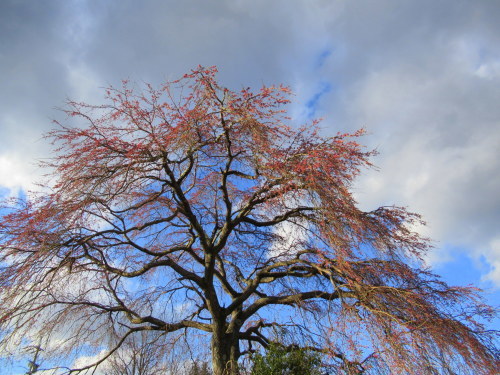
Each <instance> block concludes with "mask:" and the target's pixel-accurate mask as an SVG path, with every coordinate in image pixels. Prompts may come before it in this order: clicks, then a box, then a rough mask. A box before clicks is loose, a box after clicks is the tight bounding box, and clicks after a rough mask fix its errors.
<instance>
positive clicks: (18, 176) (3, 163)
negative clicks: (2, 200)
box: [0, 154, 35, 196]
mask: <svg viewBox="0 0 500 375" xmlns="http://www.w3.org/2000/svg"><path fill="white" fill-rule="evenodd" d="M34 169H35V168H33V167H32V166H30V164H29V163H28V162H27V161H26V160H23V159H22V158H20V157H19V156H17V155H15V154H0V188H1V187H3V188H6V189H8V191H9V192H8V194H7V195H9V196H18V195H19V192H20V190H24V191H27V190H32V189H33V188H34V181H33V176H34V175H35V173H34Z"/></svg>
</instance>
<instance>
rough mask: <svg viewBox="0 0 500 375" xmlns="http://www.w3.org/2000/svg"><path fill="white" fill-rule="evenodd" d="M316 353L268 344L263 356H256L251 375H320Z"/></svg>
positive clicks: (318, 359)
mask: <svg viewBox="0 0 500 375" xmlns="http://www.w3.org/2000/svg"><path fill="white" fill-rule="evenodd" d="M320 364H321V360H320V358H319V355H318V353H314V352H308V351H307V350H304V349H301V348H299V347H295V348H286V347H284V346H283V345H280V344H279V343H274V342H272V343H270V344H269V345H268V347H267V350H266V353H265V355H261V354H256V355H255V358H254V365H253V368H252V375H294V374H301V375H322V372H321V368H320Z"/></svg>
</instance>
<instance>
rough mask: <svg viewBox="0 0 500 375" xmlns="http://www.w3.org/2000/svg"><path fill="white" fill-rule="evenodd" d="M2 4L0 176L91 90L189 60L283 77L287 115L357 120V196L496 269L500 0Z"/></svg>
mask: <svg viewBox="0 0 500 375" xmlns="http://www.w3.org/2000/svg"><path fill="white" fill-rule="evenodd" d="M0 7H1V9H0V41H1V43H2V54H1V59H0V80H1V82H2V88H1V91H0V160H1V161H2V166H1V167H0V168H2V177H1V178H2V180H1V181H0V185H3V186H5V187H8V188H9V189H17V187H16V186H23V187H24V186H28V185H30V182H29V180H30V178H33V179H35V176H36V171H33V170H30V169H29V168H31V167H30V165H29V163H30V161H31V160H33V159H34V158H40V157H45V156H47V155H50V151H49V150H50V148H49V147H48V145H47V144H46V142H43V141H40V136H41V134H43V133H44V132H45V131H46V130H47V129H49V128H50V127H51V126H52V125H51V121H50V119H51V118H54V117H56V118H57V117H58V116H60V114H58V113H57V111H55V110H54V109H53V108H54V107H57V106H61V104H62V103H63V101H64V99H65V98H66V97H67V96H69V97H72V98H75V99H77V100H87V101H91V102H94V103H96V102H97V103H98V102H100V101H101V97H100V91H99V89H98V88H99V87H102V86H107V85H108V84H117V83H119V81H120V80H121V79H123V78H130V79H131V80H136V81H139V82H141V81H149V82H152V83H153V84H158V83H160V82H161V81H163V80H165V79H173V78H177V77H178V76H180V75H181V74H183V73H184V72H186V71H187V70H189V69H191V68H194V67H196V66H197V65H198V64H202V65H207V66H208V65H218V66H219V69H220V72H221V73H220V79H221V81H222V82H223V84H225V85H228V86H230V87H232V88H236V89H238V88H239V87H241V86H253V87H258V86H260V85H261V84H263V83H266V84H272V83H281V82H282V83H285V84H289V85H291V87H292V89H294V90H295V91H296V92H297V95H296V97H295V104H293V105H292V106H291V107H290V108H291V113H292V115H293V116H295V117H297V118H299V119H303V118H304V117H306V116H304V113H310V114H314V115H315V116H318V117H324V118H325V119H326V121H325V122H324V124H323V126H324V130H325V132H326V133H329V134H333V133H336V132H337V131H339V130H340V131H345V130H354V129H357V128H359V127H362V126H364V127H366V128H367V129H368V132H369V136H367V137H365V139H364V142H366V143H367V144H368V146H369V147H377V148H378V149H379V151H380V156H379V157H378V158H377V159H375V163H376V164H377V165H378V166H379V167H380V172H378V173H368V174H367V175H366V176H365V177H363V178H362V179H360V183H359V185H358V188H357V196H358V198H359V200H360V201H361V203H362V204H363V205H366V206H373V205H378V204H385V203H396V204H401V205H408V206H410V208H411V209H413V210H415V211H419V212H422V213H423V214H424V216H425V219H427V221H428V222H429V224H430V226H429V233H430V234H431V235H432V236H433V237H435V238H436V239H437V240H439V241H440V242H439V243H440V244H455V243H456V244H460V245H461V247H464V246H466V247H468V248H471V249H473V254H475V255H474V256H478V257H479V256H485V257H486V259H487V260H488V262H490V264H492V265H493V264H495V263H494V262H496V260H495V259H497V258H496V255H493V254H496V251H497V250H495V249H497V247H495V246H492V245H491V244H492V243H495V242H494V239H495V238H496V237H497V235H498V232H497V227H496V223H498V222H499V219H500V218H499V212H500V209H499V207H500V202H499V198H498V193H497V192H498V191H500V182H499V180H498V176H499V175H500V174H499V168H500V167H499V162H498V160H500V158H499V157H498V142H499V133H500V107H499V106H498V101H499V99H500V97H499V94H498V84H499V83H500V82H499V80H500V73H499V72H500V69H499V66H500V65H499V64H500V63H499V61H500V51H499V49H498V46H499V45H500V25H499V24H498V20H497V17H496V15H497V14H499V12H500V4H499V3H498V2H469V1H466V0H453V1H451V0H450V1H441V2H435V1H431V0H423V1H419V2H409V1H406V2H405V1H394V0H382V1H379V2H376V3H375V2H344V1H315V2H313V3H311V2H310V1H306V0H303V1H296V2H294V6H293V7H292V6H290V4H289V2H287V1H274V2H268V1H263V0H259V1H253V2H248V1H243V0H238V1H229V0H227V1H215V0H210V1H204V2H175V1H153V0H149V1H144V2H143V3H141V6H140V7H139V6H137V2H135V1H132V0H123V1H109V2H87V1H79V0H73V1H52V2H49V3H44V4H39V3H33V2H27V1H12V0H10V1H9V0H8V1H3V2H2V4H1V5H0ZM326 83H328V85H331V87H332V88H334V89H331V90H330V89H325V87H327V86H322V85H326ZM308 106H309V108H308ZM438 246H440V245H439V244H438ZM443 247H444V246H443ZM440 257H442V258H443V259H444V254H441V255H439V253H436V255H435V256H434V260H435V261H438V260H439V258H440Z"/></svg>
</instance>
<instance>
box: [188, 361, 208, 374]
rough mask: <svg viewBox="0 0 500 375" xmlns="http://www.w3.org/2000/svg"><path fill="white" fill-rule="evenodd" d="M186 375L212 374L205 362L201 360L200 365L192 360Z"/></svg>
mask: <svg viewBox="0 0 500 375" xmlns="http://www.w3.org/2000/svg"><path fill="white" fill-rule="evenodd" d="M188 375H212V372H211V371H210V370H209V368H208V363H207V362H203V363H202V364H201V365H199V364H198V362H194V364H193V367H191V370H190V371H189V374H188Z"/></svg>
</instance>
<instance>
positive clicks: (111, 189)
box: [0, 67, 498, 375]
mask: <svg viewBox="0 0 500 375" xmlns="http://www.w3.org/2000/svg"><path fill="white" fill-rule="evenodd" d="M289 97H290V91H289V89H288V88H286V87H282V86H276V87H274V86H273V87H263V88H262V89H260V90H259V91H256V92H253V91H251V90H250V89H249V88H244V89H242V90H240V91H232V90H229V89H227V88H224V87H222V86H221V85H219V84H218V83H217V81H216V69H215V68H208V69H206V68H202V67H200V68H198V69H196V70H194V71H192V72H191V73H190V74H186V75H185V76H184V77H183V78H181V79H179V80H177V81H173V82H168V83H166V84H164V85H163V86H161V87H160V88H158V89H155V88H153V87H152V86H149V85H148V86H147V87H146V88H145V89H143V90H137V89H134V88H131V85H130V84H128V83H127V82H124V84H123V87H122V88H119V89H116V88H109V89H107V90H106V101H105V103H104V104H98V105H93V104H87V103H79V102H74V101H70V102H68V104H67V107H66V109H64V112H65V113H66V114H67V116H68V119H67V121H65V122H61V123H58V126H57V128H56V129H55V130H54V131H52V132H50V133H49V134H48V135H47V137H48V138H49V139H50V140H51V141H52V142H53V143H54V147H55V156H54V157H53V158H52V159H50V160H49V161H48V162H46V163H45V167H46V168H48V170H49V174H48V181H49V182H47V183H46V184H45V188H44V189H42V190H41V192H38V193H36V194H35V193H33V194H31V195H29V196H28V197H27V198H23V199H19V200H17V201H15V202H12V201H11V202H8V203H7V204H6V205H5V206H4V208H3V211H2V212H3V213H4V214H3V217H2V219H1V221H0V251H1V252H0V254H1V255H0V262H1V263H0V264H1V270H0V289H1V290H2V291H1V292H0V299H1V301H0V302H1V303H0V329H1V333H0V334H1V336H0V340H1V341H0V343H1V345H2V347H3V349H4V350H13V349H12V348H15V347H16V346H20V345H21V344H22V343H23V342H26V341H33V340H35V338H37V339H39V338H41V337H43V338H44V340H45V341H46V342H47V344H46V346H45V347H46V353H47V354H46V355H49V354H50V352H52V353H55V354H56V355H57V356H61V354H62V353H67V354H68V363H66V364H64V365H62V364H61V365H59V367H60V369H61V370H64V371H65V372H67V373H72V372H84V371H87V370H89V371H90V370H93V369H94V368H95V366H98V365H100V364H101V363H103V362H104V361H106V360H108V359H109V358H111V357H112V354H113V352H115V351H116V350H117V349H118V348H120V347H121V346H124V345H126V343H127V342H129V341H131V340H133V339H134V337H136V336H141V332H146V331H147V332H148V335H147V336H143V337H149V338H151V340H153V342H154V345H156V346H158V345H160V344H161V346H162V349H161V350H163V351H164V352H167V351H168V350H169V348H173V347H174V346H175V344H176V342H177V341H178V340H180V339H181V338H182V337H183V336H185V335H194V336H193V337H196V338H197V340H202V341H203V340H206V342H210V348H211V349H210V351H211V354H212V370H213V372H214V374H216V375H222V374H237V373H238V371H239V370H238V362H239V361H241V359H242V358H243V357H244V356H247V355H250V354H251V353H254V352H255V351H259V350H261V349H262V348H266V347H267V346H268V345H269V344H270V334H271V333H272V331H273V329H275V328H276V327H286V329H287V330H288V331H289V332H290V333H291V334H293V335H294V337H296V338H297V342H296V344H297V345H301V346H302V347H304V348H306V349H307V350H311V351H316V352H318V353H321V355H322V358H325V361H328V362H329V365H330V366H331V367H332V368H334V369H337V371H338V372H339V373H345V374H362V373H366V374H378V373H380V374H384V373H388V372H387V371H388V369H390V373H394V374H440V373H449V374H452V373H471V374H488V373H490V374H491V373H493V372H494V371H495V369H496V368H498V367H497V365H498V358H497V353H496V351H495V350H496V349H495V343H494V341H493V339H494V337H492V335H493V334H494V332H491V331H487V330H486V329H485V328H484V327H483V325H482V324H481V322H482V320H481V319H482V318H488V317H490V316H491V315H492V314H493V312H494V311H493V310H492V309H491V308H490V307H488V306H486V305H484V304H483V303H482V302H481V299H480V297H479V295H478V291H477V290H476V289H474V288H466V287H451V286H448V285H447V284H446V283H444V282H443V281H441V280H440V279H439V277H437V276H436V275H435V274H433V273H432V272H431V271H429V270H428V269H426V268H424V267H423V263H422V257H423V256H424V255H425V253H426V252H427V251H428V249H429V247H430V245H429V241H428V240H427V239H425V238H422V237H421V236H420V235H419V234H418V233H416V232H415V231H414V230H413V228H414V227H415V225H416V224H419V223H420V222H421V219H420V217H419V215H417V214H414V213H411V212H408V211H407V210H406V209H405V208H401V207H396V206H384V207H378V208H375V209H373V210H371V211H364V210H362V209H360V208H359V207H358V205H357V203H356V201H355V199H354V198H353V195H352V192H351V188H352V184H353V181H354V179H355V178H356V176H357V175H358V174H359V173H360V171H361V170H362V169H363V168H366V167H370V166H371V162H370V158H371V156H372V155H373V152H371V151H367V150H365V149H364V148H363V147H362V146H361V145H360V144H359V143H358V139H359V137H360V136H361V135H362V134H363V131H358V132H356V133H354V134H341V133H339V134H337V135H335V136H331V137H327V136H323V135H322V134H321V132H320V130H319V127H318V122H317V121H312V122H311V123H308V124H305V125H303V126H301V127H292V126H290V125H289V123H290V119H289V118H288V117H287V116H286V112H285V111H284V106H285V105H286V104H287V103H288V102H289ZM51 348H52V349H51ZM75 353H80V354H82V353H83V354H85V355H87V356H90V354H91V353H94V354H99V355H98V356H96V357H95V360H94V361H90V363H85V364H79V365H75V363H74V362H71V361H70V358H74V356H75V355H76V354H75ZM71 356H73V357H71Z"/></svg>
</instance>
